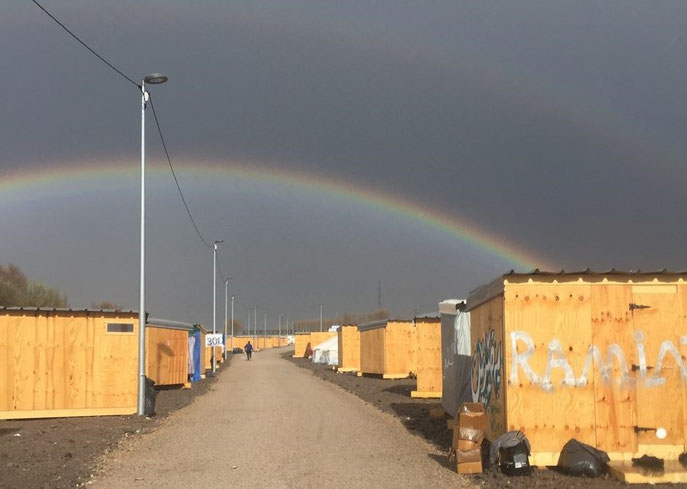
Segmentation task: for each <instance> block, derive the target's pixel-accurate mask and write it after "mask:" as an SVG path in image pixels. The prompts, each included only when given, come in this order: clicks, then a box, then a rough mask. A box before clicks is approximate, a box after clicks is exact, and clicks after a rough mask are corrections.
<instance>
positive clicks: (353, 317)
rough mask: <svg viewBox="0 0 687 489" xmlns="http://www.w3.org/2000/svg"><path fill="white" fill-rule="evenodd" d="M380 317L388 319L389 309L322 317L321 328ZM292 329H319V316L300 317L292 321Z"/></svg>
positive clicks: (361, 322)
mask: <svg viewBox="0 0 687 489" xmlns="http://www.w3.org/2000/svg"><path fill="white" fill-rule="evenodd" d="M380 319H389V311H388V310H387V309H377V310H376V311H372V312H367V313H362V314H353V313H350V312H346V313H344V314H343V315H341V316H339V317H335V318H322V329H323V330H325V331H326V330H328V329H329V328H330V327H331V326H334V325H339V326H341V325H345V324H349V325H352V324H355V325H358V324H364V323H369V322H371V321H378V320H380ZM293 329H294V330H295V331H296V332H298V331H319V330H320V318H316V319H302V320H298V321H294V322H293Z"/></svg>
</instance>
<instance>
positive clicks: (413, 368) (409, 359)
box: [384, 321, 417, 376]
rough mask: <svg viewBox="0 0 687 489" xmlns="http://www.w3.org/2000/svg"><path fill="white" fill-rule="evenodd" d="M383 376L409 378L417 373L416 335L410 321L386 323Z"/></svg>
mask: <svg viewBox="0 0 687 489" xmlns="http://www.w3.org/2000/svg"><path fill="white" fill-rule="evenodd" d="M384 329H385V344H384V350H385V352H384V374H385V375H393V376H409V375H410V373H411V372H417V335H416V331H415V324H414V323H413V322H412V321H389V322H387V323H386V328H384Z"/></svg>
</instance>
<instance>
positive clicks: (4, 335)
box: [0, 311, 138, 419]
mask: <svg viewBox="0 0 687 489" xmlns="http://www.w3.org/2000/svg"><path fill="white" fill-rule="evenodd" d="M108 322H112V323H128V324H133V332H132V333H107V332H106V325H107V323H108ZM137 329H138V317H132V316H130V315H115V314H105V313H103V314H100V315H98V316H88V315H86V314H85V313H77V312H73V313H60V314H59V315H58V314H56V313H52V312H40V313H38V312H33V311H27V312H14V311H12V312H9V311H8V312H4V313H2V314H0V372H1V374H0V418H5V419H12V418H26V417H54V416H88V415H100V414H131V413H134V412H135V411H136V399H137V382H136V379H137V375H136V372H137V362H138V359H137V357H138V354H137V352H138V349H137Z"/></svg>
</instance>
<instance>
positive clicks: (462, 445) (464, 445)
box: [454, 439, 482, 452]
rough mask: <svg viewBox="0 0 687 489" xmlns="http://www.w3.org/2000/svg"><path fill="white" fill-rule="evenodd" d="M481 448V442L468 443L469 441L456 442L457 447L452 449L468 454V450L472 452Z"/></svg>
mask: <svg viewBox="0 0 687 489" xmlns="http://www.w3.org/2000/svg"><path fill="white" fill-rule="evenodd" d="M481 446H482V441H481V440H480V441H479V442H476V441H470V440H460V439H459V440H458V444H457V446H455V447H454V448H455V449H456V450H459V451H461V452H468V451H470V450H474V449H475V448H480V447H481Z"/></svg>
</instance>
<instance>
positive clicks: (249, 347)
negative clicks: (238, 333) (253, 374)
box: [243, 340, 253, 360]
mask: <svg viewBox="0 0 687 489" xmlns="http://www.w3.org/2000/svg"><path fill="white" fill-rule="evenodd" d="M243 349H244V350H245V351H246V358H247V359H248V360H250V357H251V356H253V345H251V344H250V340H248V343H246V346H244V347H243Z"/></svg>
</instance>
